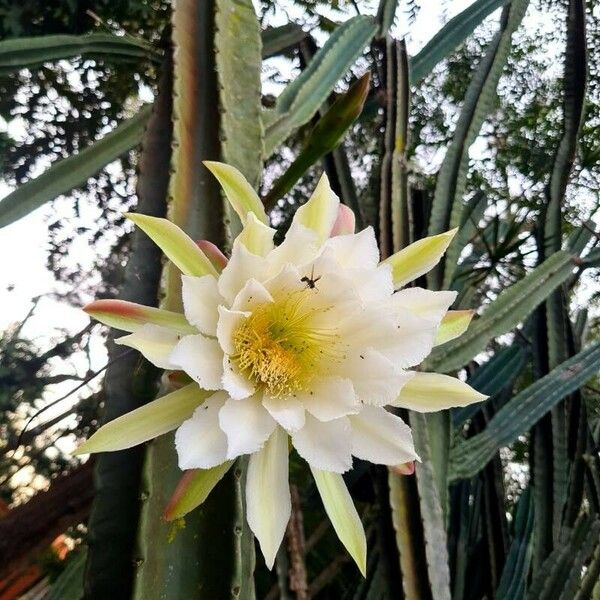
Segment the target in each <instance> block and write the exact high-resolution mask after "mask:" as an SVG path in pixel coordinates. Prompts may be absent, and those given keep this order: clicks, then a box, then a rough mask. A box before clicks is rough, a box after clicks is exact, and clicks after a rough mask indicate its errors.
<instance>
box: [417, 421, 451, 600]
mask: <svg viewBox="0 0 600 600" xmlns="http://www.w3.org/2000/svg"><path fill="white" fill-rule="evenodd" d="M431 416H433V417H434V419H435V420H432V422H431V423H429V422H428V418H427V417H431ZM439 416H442V415H441V413H440V415H439ZM436 417H438V415H427V416H426V415H423V414H420V413H415V412H411V413H410V424H411V428H412V430H413V435H414V438H415V448H416V449H417V452H418V453H419V455H420V457H421V462H420V463H417V465H416V476H417V489H418V491H419V504H420V507H421V517H422V521H423V535H424V537H425V556H426V558H427V574H428V576H429V583H430V585H431V593H432V595H433V597H434V598H436V600H438V599H439V600H450V598H451V594H450V570H449V566H448V564H449V559H448V549H447V546H448V541H447V538H446V525H445V519H444V509H443V503H442V499H441V498H440V492H442V493H446V477H445V475H446V473H445V469H444V468H443V467H446V466H447V460H446V457H447V452H443V454H442V456H443V459H444V465H441V464H440V463H439V460H436V456H435V455H439V453H435V452H434V444H435V443H439V442H440V439H439V438H441V439H447V435H445V434H444V433H443V432H441V431H440V429H441V427H443V424H442V423H441V422H440V420H439V419H436ZM434 432H435V434H436V436H435V437H437V438H438V439H433V436H432V433H434ZM440 434H441V435H440ZM434 454H435V455H434ZM437 458H439V456H437ZM434 463H438V464H437V471H436V469H435V467H436V465H435V464H434ZM444 504H445V502H444Z"/></svg>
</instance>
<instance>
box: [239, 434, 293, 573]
mask: <svg viewBox="0 0 600 600" xmlns="http://www.w3.org/2000/svg"><path fill="white" fill-rule="evenodd" d="M288 454H289V450H288V436H287V434H286V433H285V431H283V429H281V428H280V427H277V428H276V429H275V431H274V432H273V434H272V435H271V437H270V438H269V440H268V442H267V443H266V444H265V447H264V448H263V449H262V450H261V451H260V452H257V453H256V454H253V455H252V456H250V461H249V463H248V473H247V477H246V511H247V519H248V525H250V529H251V530H252V532H253V533H254V535H255V536H256V538H257V539H258V541H259V543H260V548H261V550H262V553H263V555H264V557H265V563H266V565H267V567H268V568H269V569H271V568H273V563H274V562H275V555H276V554H277V550H278V549H279V546H280V545H281V540H283V535H284V533H285V529H286V527H287V524H288V521H289V519H290V514H291V500H290V487H289V483H288V462H289V457H288Z"/></svg>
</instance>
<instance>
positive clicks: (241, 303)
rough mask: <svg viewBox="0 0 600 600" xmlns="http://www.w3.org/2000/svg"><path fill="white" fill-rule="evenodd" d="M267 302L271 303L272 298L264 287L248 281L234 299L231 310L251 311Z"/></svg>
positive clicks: (254, 281) (254, 280)
mask: <svg viewBox="0 0 600 600" xmlns="http://www.w3.org/2000/svg"><path fill="white" fill-rule="evenodd" d="M267 302H273V297H272V296H271V294H269V292H268V291H267V289H266V288H265V286H264V285H263V284H262V283H260V282H258V281H256V279H249V280H248V281H247V282H246V284H245V285H244V287H243V288H242V289H241V290H240V292H239V294H238V295H237V296H236V297H235V300H234V301H233V305H232V306H231V308H232V310H240V311H252V310H254V308H256V307H257V306H259V305H261V304H265V303H267Z"/></svg>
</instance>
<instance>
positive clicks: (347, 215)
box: [330, 204, 356, 237]
mask: <svg viewBox="0 0 600 600" xmlns="http://www.w3.org/2000/svg"><path fill="white" fill-rule="evenodd" d="M355 226H356V218H355V217H354V212H353V211H352V209H351V208H348V207H347V206H346V205H345V204H340V205H339V206H338V214H337V219H336V220H335V223H334V224H333V228H332V229H331V234H330V236H331V237H334V236H336V235H347V234H349V233H354V228H355Z"/></svg>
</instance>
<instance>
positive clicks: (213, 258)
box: [196, 240, 227, 273]
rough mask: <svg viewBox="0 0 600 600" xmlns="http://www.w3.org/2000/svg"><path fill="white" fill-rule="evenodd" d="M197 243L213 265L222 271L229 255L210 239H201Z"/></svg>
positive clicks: (218, 270)
mask: <svg viewBox="0 0 600 600" xmlns="http://www.w3.org/2000/svg"><path fill="white" fill-rule="evenodd" d="M196 245H197V246H198V248H200V250H202V252H204V254H205V255H206V258H208V260H210V262H211V264H212V266H213V267H214V268H215V269H216V271H217V272H218V273H220V272H221V271H222V270H223V269H224V268H225V267H226V266H227V257H226V256H225V255H224V254H223V253H222V252H221V251H220V250H219V248H218V247H217V246H215V244H213V243H212V242H209V241H208V240H199V241H197V242H196Z"/></svg>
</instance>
